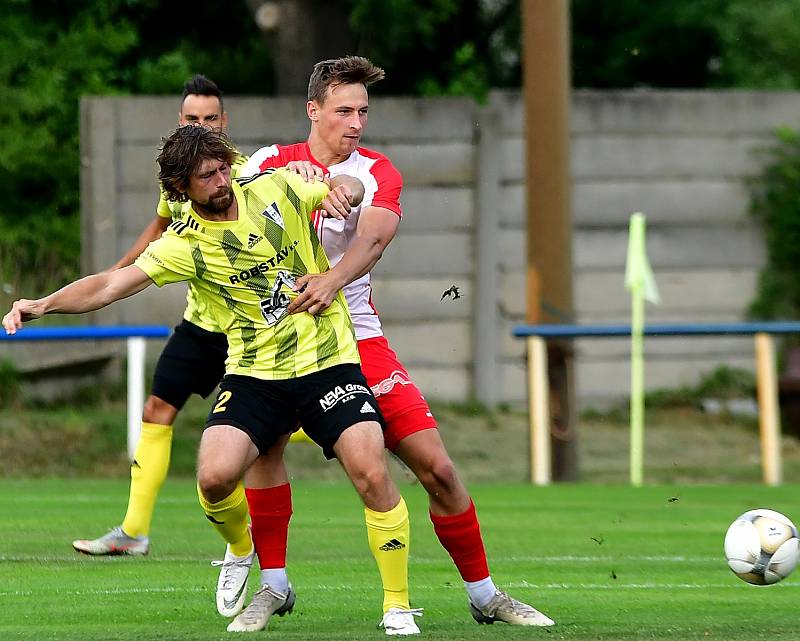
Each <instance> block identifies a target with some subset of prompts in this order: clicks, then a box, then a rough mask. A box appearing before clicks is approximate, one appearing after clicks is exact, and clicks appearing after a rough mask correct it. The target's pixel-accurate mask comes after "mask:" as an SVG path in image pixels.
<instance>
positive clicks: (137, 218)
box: [117, 189, 158, 249]
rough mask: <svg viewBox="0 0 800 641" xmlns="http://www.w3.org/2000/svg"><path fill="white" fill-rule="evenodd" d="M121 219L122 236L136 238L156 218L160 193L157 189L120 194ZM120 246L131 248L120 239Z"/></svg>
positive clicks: (119, 228) (120, 231)
mask: <svg viewBox="0 0 800 641" xmlns="http://www.w3.org/2000/svg"><path fill="white" fill-rule="evenodd" d="M118 199H119V219H118V224H117V229H118V230H119V233H120V236H121V237H122V236H124V237H125V238H127V239H130V237H131V236H133V238H136V237H137V236H138V235H139V234H140V233H141V231H142V230H143V229H144V228H145V226H146V225H148V224H150V222H151V221H152V220H153V219H154V218H155V217H156V207H157V205H158V192H157V191H156V190H155V189H147V190H143V191H123V192H120V193H119V194H118ZM120 246H121V247H122V246H125V248H126V249H127V247H129V246H130V244H129V243H126V242H124V241H123V240H122V239H120Z"/></svg>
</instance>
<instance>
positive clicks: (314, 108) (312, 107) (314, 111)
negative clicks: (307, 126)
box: [306, 100, 319, 122]
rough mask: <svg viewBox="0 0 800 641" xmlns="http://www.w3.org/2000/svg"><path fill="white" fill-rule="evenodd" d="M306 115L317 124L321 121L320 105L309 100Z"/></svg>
mask: <svg viewBox="0 0 800 641" xmlns="http://www.w3.org/2000/svg"><path fill="white" fill-rule="evenodd" d="M306 113H307V114H308V119H309V120H310V121H311V122H317V121H318V120H319V105H317V103H316V102H315V101H314V100H309V101H308V102H307V103H306Z"/></svg>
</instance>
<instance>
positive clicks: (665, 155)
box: [500, 134, 770, 182]
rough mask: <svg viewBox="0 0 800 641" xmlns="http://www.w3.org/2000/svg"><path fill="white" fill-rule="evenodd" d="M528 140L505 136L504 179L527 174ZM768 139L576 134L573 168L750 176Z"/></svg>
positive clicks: (644, 174) (578, 175) (577, 171)
mask: <svg viewBox="0 0 800 641" xmlns="http://www.w3.org/2000/svg"><path fill="white" fill-rule="evenodd" d="M524 143H525V140H524V139H523V138H520V137H510V138H504V139H503V141H502V157H501V161H500V162H501V167H502V171H501V176H502V179H503V180H505V181H513V182H522V181H523V180H524V179H525V162H524V151H525V146H524ZM769 143H770V139H769V138H767V137H765V136H728V137H701V136H681V135H678V134H673V135H670V136H657V135H646V134H638V135H636V136H633V135H621V134H619V135H613V134H605V135H601V134H594V135H589V134H586V135H583V136H576V137H573V139H572V144H571V149H570V160H571V165H572V167H571V171H572V177H573V179H574V180H582V179H585V178H591V179H593V180H597V179H599V178H614V179H631V178H659V179H661V180H664V179H673V180H674V179H678V178H682V179H697V178H701V177H702V178H716V179H719V178H725V177H728V178H730V177H740V176H748V175H753V174H755V173H757V172H758V171H759V169H760V167H761V164H762V159H761V158H759V156H758V154H757V151H758V150H760V149H764V148H765V146H767V145H768V144H769Z"/></svg>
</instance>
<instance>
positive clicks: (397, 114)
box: [364, 96, 478, 157]
mask: <svg viewBox="0 0 800 641" xmlns="http://www.w3.org/2000/svg"><path fill="white" fill-rule="evenodd" d="M477 108H478V107H477V105H476V104H475V102H474V101H472V100H470V99H468V98H427V99H426V98H397V97H392V98H389V97H383V96H378V97H373V99H372V100H371V101H370V105H369V124H368V126H367V129H366V133H367V135H366V136H365V137H364V144H367V145H368V144H371V142H372V141H374V142H377V143H381V144H386V143H387V142H389V141H394V140H403V141H419V142H421V143H423V144H425V143H428V142H431V141H446V142H450V141H453V140H463V141H472V139H473V137H474V135H475V112H476V110H477ZM390 157H391V156H390Z"/></svg>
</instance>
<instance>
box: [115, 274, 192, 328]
mask: <svg viewBox="0 0 800 641" xmlns="http://www.w3.org/2000/svg"><path fill="white" fill-rule="evenodd" d="M112 307H115V308H117V310H119V314H120V317H121V318H122V319H123V322H124V323H125V324H126V325H168V326H170V327H172V326H173V325H177V324H178V323H179V322H180V320H181V318H183V312H184V310H185V309H186V285H184V284H182V283H175V284H172V285H165V286H164V287H161V288H159V287H156V286H155V285H151V286H150V287H148V288H147V289H146V290H145V291H143V292H141V293H139V294H136V295H135V296H133V297H131V298H126V299H125V300H122V301H119V302H116V303H114V304H113V305H112Z"/></svg>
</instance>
